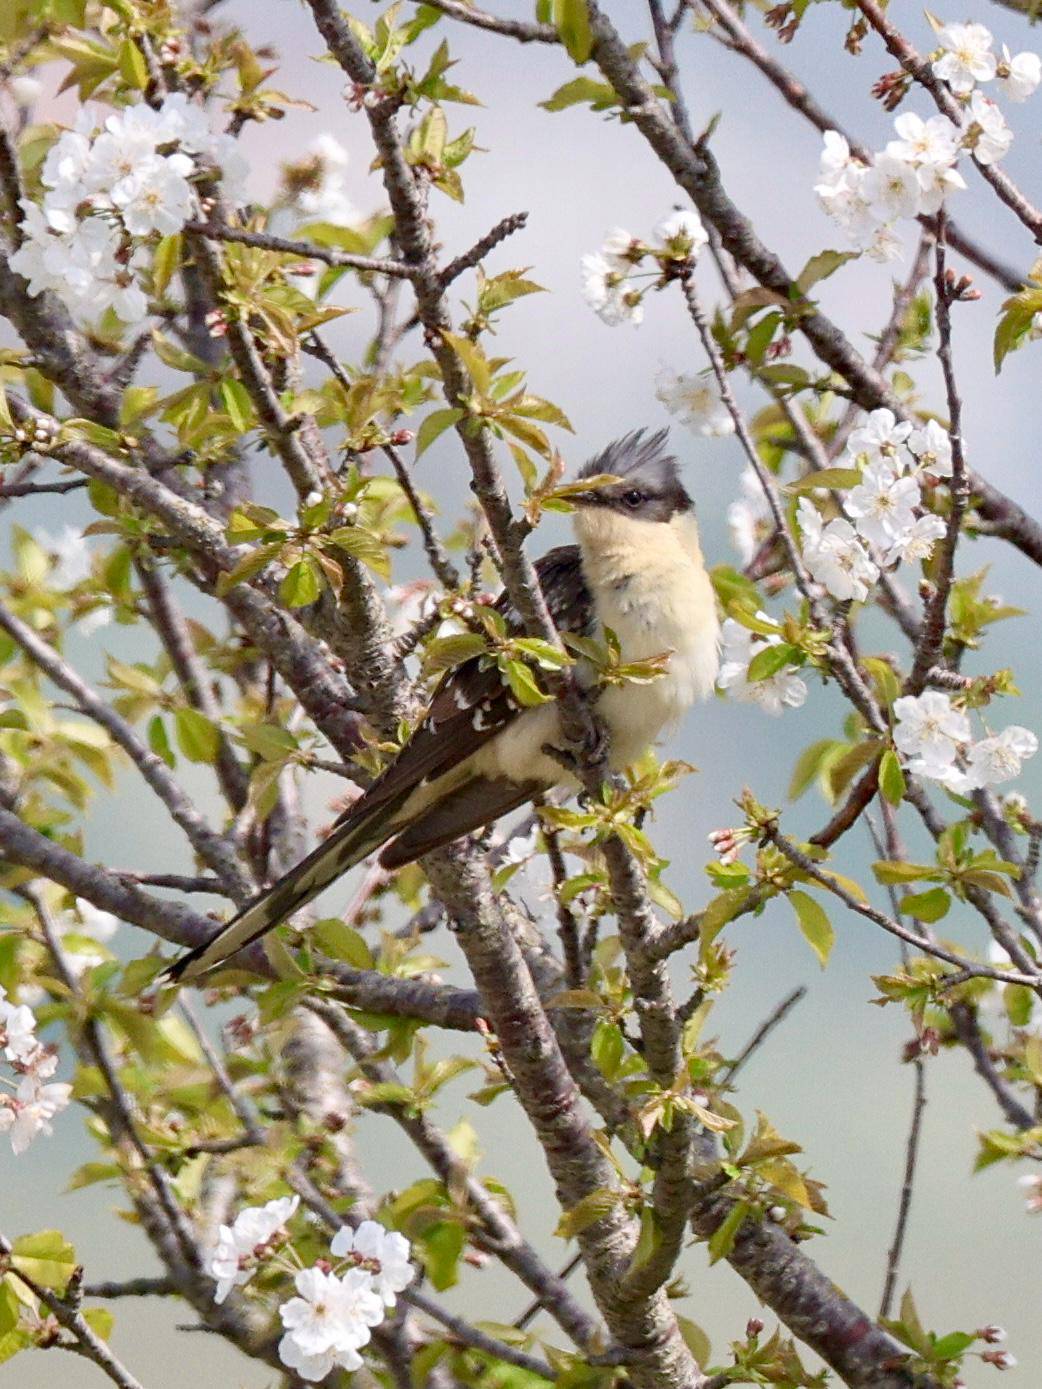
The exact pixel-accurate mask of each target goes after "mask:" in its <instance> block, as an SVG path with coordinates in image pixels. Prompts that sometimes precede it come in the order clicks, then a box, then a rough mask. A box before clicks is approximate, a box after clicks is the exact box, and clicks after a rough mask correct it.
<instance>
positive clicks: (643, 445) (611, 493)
mask: <svg viewBox="0 0 1042 1389" xmlns="http://www.w3.org/2000/svg"><path fill="white" fill-rule="evenodd" d="M668 440H669V431H668V430H667V429H660V430H658V431H657V432H656V433H654V434H648V433H647V432H646V431H645V430H642V429H638V430H634V432H633V433H632V434H627V435H625V436H624V437H623V438H621V439H616V440H615V441H614V443H611V444H609V445H608V447H607V448H606V449H604V450H603V451H602V452H601V453H598V454H596V455H595V456H594V457H593V458H591V459H589V461H588V462H586V463H584V464H583V466H582V468H581V469H580V471H579V475H578V478H577V481H578V482H582V481H583V480H584V479H586V478H590V479H592V478H599V477H603V476H605V475H609V476H611V477H614V478H615V479H617V481H614V482H610V483H605V484H601V485H598V486H596V487H591V488H590V490H589V492H579V493H575V494H573V495H572V496H571V498H570V500H571V501H572V502H573V503H574V505H575V506H577V507H579V508H580V509H583V510H585V509H587V508H589V509H590V510H592V511H601V512H604V511H610V512H614V513H615V514H616V515H618V516H625V517H628V518H630V519H631V520H634V521H658V522H663V523H668V522H669V521H671V520H672V519H673V518H674V516H677V515H678V514H683V513H685V512H692V511H693V510H694V503H693V502H692V500H691V498H690V497H689V496H688V494H687V492H686V491H685V490H684V486H683V484H682V483H681V481H680V466H679V464H678V463H677V460H676V458H675V457H674V456H673V454H672V453H670V451H669V448H668Z"/></svg>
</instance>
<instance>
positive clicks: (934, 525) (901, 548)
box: [884, 511, 947, 564]
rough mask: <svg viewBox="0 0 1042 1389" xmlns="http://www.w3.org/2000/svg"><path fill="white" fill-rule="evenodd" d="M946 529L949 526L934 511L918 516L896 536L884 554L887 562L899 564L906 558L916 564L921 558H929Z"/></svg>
mask: <svg viewBox="0 0 1042 1389" xmlns="http://www.w3.org/2000/svg"><path fill="white" fill-rule="evenodd" d="M946 530H947V527H946V526H945V524H944V522H943V521H942V520H941V518H940V516H935V515H934V514H933V512H932V511H929V512H927V514H926V515H925V516H919V517H917V518H916V520H915V521H914V522H913V523H912V524H911V525H910V526H907V527H905V528H904V529H903V530H902V531H900V532H899V533H898V534H897V535H896V536H895V537H894V539H893V542H892V543H891V545H890V548H889V549H888V550H887V552H886V554H885V556H884V560H885V563H887V564H897V563H899V562H900V561H902V560H905V561H908V562H909V563H913V564H914V563H916V562H917V561H919V560H924V559H929V558H930V556H931V555H932V554H933V547H934V543H935V542H936V541H938V540H940V539H941V537H942V536H943V535H944V534H945V532H946Z"/></svg>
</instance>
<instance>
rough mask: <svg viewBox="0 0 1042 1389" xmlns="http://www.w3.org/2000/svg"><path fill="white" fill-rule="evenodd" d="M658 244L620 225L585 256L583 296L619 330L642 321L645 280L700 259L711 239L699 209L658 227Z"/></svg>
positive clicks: (675, 214)
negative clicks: (649, 262)
mask: <svg viewBox="0 0 1042 1389" xmlns="http://www.w3.org/2000/svg"><path fill="white" fill-rule="evenodd" d="M652 235H653V240H652V242H650V243H648V242H644V241H641V240H640V239H639V238H638V237H635V236H633V235H631V234H630V232H628V231H626V230H624V228H622V227H615V228H614V229H613V230H612V231H610V232H609V233H608V235H607V236H606V237H605V239H604V244H603V246H602V247H601V249H600V250H599V251H597V252H595V253H594V254H592V255H587V256H583V258H582V292H583V298H584V299H585V300H586V302H587V304H589V306H590V308H591V309H593V311H594V313H595V314H596V315H597V316H598V318H600V319H602V320H603V322H605V323H607V324H608V325H609V326H610V327H612V328H614V327H616V326H617V325H618V324H620V323H633V324H638V323H640V322H641V321H642V320H643V318H644V295H645V293H646V292H647V288H649V286H645V287H644V288H643V289H642V288H641V287H640V285H639V283H638V279H639V278H641V275H643V278H652V277H653V278H655V279H658V278H659V277H660V274H661V271H662V270H664V269H665V268H666V267H667V266H668V265H670V264H672V265H675V264H676V263H677V262H678V261H682V262H689V261H692V260H694V259H695V258H696V257H697V256H698V253H699V251H701V249H702V247H703V246H705V245H706V243H707V242H708V240H709V237H708V235H707V233H706V229H705V227H703V225H702V219H701V218H700V217H699V215H698V213H697V212H695V211H693V210H687V211H682V212H673V213H670V215H669V216H668V217H664V218H663V219H662V220H661V221H660V222H658V223H657V224H656V226H655V230H654V232H653V234H652ZM648 258H651V259H653V260H654V261H655V262H656V269H655V270H654V271H653V272H640V266H641V265H642V263H643V262H644V261H645V259H648Z"/></svg>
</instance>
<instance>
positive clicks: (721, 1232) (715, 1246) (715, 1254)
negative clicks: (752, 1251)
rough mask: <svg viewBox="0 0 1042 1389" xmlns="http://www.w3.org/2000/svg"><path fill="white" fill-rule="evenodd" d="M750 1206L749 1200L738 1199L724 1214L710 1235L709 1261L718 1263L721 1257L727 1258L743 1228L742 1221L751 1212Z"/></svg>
mask: <svg viewBox="0 0 1042 1389" xmlns="http://www.w3.org/2000/svg"><path fill="white" fill-rule="evenodd" d="M749 1210H750V1206H749V1202H748V1201H736V1202H735V1203H734V1205H733V1206H732V1207H731V1209H730V1210H729V1211H728V1212H727V1214H726V1216H724V1218H723V1220H722V1221H721V1222H720V1224H719V1225H718V1226H717V1227H716V1229H715V1230H714V1231H713V1233H712V1234H711V1235H710V1236H709V1262H710V1263H711V1264H715V1263H718V1262H719V1261H720V1260H721V1259H726V1258H727V1256H728V1254H730V1252H731V1250H732V1249H733V1248H734V1242H735V1239H736V1238H737V1236H738V1231H739V1230H740V1229H741V1228H742V1222H743V1221H744V1220H745V1217H746V1216H747V1215H748V1214H749Z"/></svg>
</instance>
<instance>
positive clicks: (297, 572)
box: [279, 555, 322, 608]
mask: <svg viewBox="0 0 1042 1389" xmlns="http://www.w3.org/2000/svg"><path fill="white" fill-rule="evenodd" d="M321 593H322V572H321V570H320V569H319V567H318V565H317V564H316V563H315V561H314V560H313V559H312V558H311V556H310V555H305V556H304V558H303V559H298V560H297V562H296V564H294V565H291V567H290V568H289V570H288V571H287V573H286V576H285V578H284V579H283V580H282V583H281V584H279V597H280V598H281V599H282V601H283V603H285V605H286V607H287V608H304V607H306V606H307V605H308V604H309V603H314V602H315V601H316V599H317V598H318V597H319V596H320V594H321Z"/></svg>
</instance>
